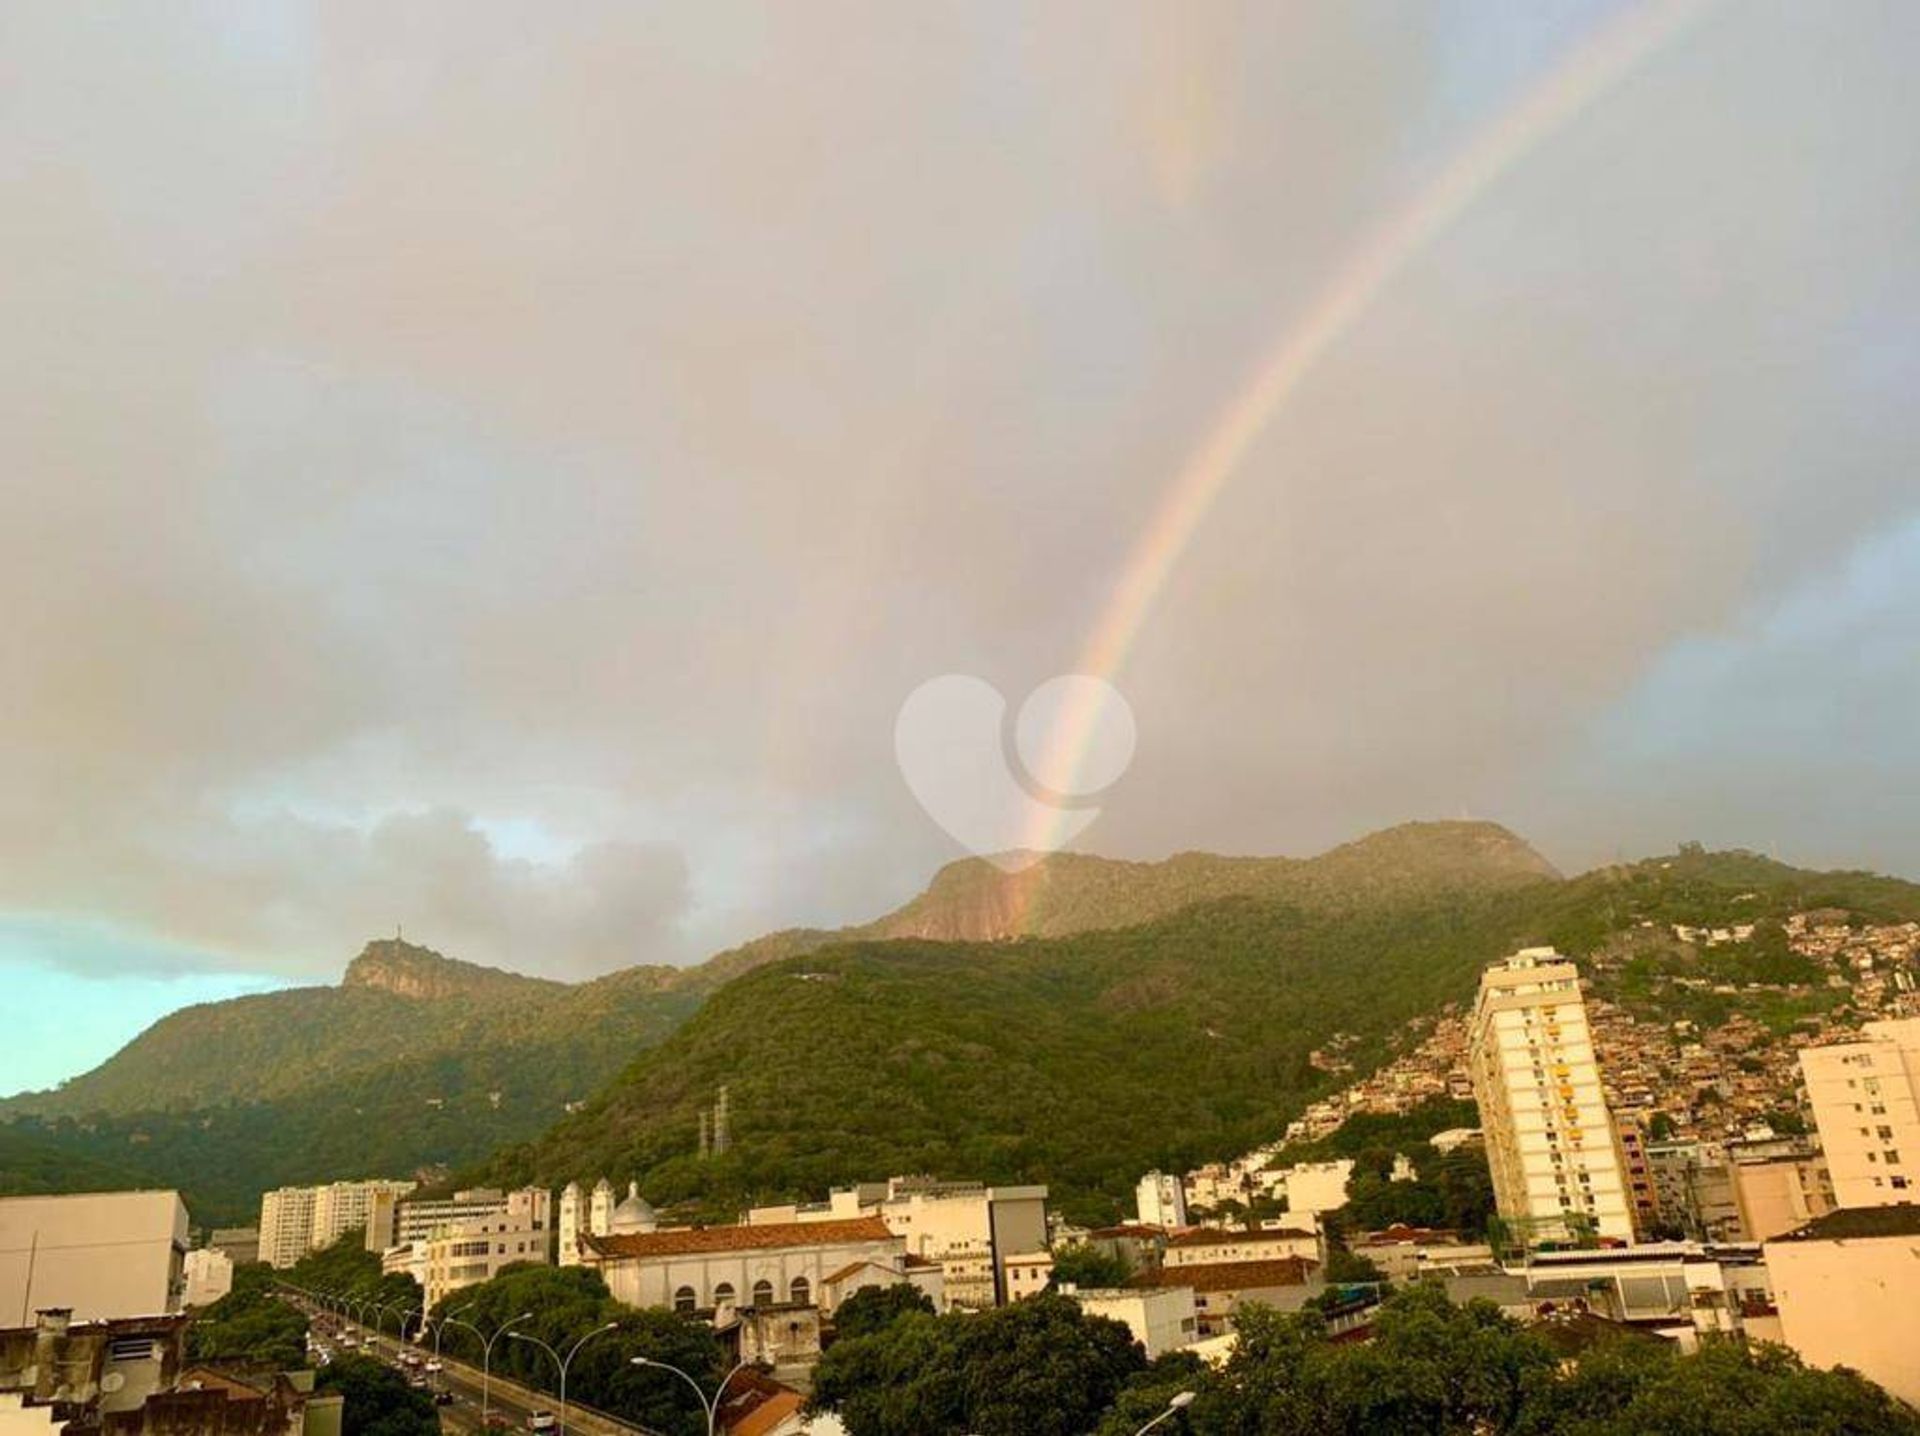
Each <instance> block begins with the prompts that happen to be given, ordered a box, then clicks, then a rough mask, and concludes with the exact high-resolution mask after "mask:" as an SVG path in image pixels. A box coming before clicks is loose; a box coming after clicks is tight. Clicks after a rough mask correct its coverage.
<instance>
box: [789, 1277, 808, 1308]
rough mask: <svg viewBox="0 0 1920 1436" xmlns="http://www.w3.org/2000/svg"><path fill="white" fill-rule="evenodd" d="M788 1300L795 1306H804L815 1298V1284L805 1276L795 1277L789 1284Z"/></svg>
mask: <svg viewBox="0 0 1920 1436" xmlns="http://www.w3.org/2000/svg"><path fill="white" fill-rule="evenodd" d="M787 1300H788V1301H790V1302H792V1303H793V1304H794V1305H795V1306H804V1305H806V1304H807V1303H808V1302H810V1301H812V1300H813V1286H812V1284H811V1283H810V1282H809V1281H808V1280H807V1279H806V1278H805V1277H803V1276H797V1277H795V1278H794V1279H793V1280H792V1281H791V1282H789V1283H788V1285H787Z"/></svg>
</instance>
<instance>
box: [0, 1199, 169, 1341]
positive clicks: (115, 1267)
mask: <svg viewBox="0 0 1920 1436" xmlns="http://www.w3.org/2000/svg"><path fill="white" fill-rule="evenodd" d="M186 1254H187V1209H186V1206H185V1205H184V1204H183V1203H182V1202H181V1200H180V1194H179V1193H178V1192H96V1193H87V1194H84V1195H78V1196H66V1197H9V1198H6V1199H3V1200H0V1325H6V1326H30V1325H32V1324H33V1314H34V1312H35V1311H38V1310H42V1309H45V1308H49V1307H68V1308H71V1309H72V1311H73V1316H74V1320H76V1321H103V1320H111V1319H113V1318H116V1317H127V1316H158V1315H161V1314H163V1313H165V1312H169V1311H178V1310H179V1309H180V1298H181V1295H182V1292H183V1290H184V1286H185V1282H184V1278H183V1276H182V1271H181V1268H182V1263H183V1262H184V1261H185V1259H186Z"/></svg>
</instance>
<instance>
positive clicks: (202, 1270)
mask: <svg viewBox="0 0 1920 1436" xmlns="http://www.w3.org/2000/svg"><path fill="white" fill-rule="evenodd" d="M181 1270H182V1274H183V1276H184V1277H185V1280H186V1295H185V1296H184V1297H182V1298H181V1300H182V1301H183V1303H184V1304H185V1305H187V1306H212V1305H213V1304H214V1303H215V1302H216V1301H218V1300H220V1298H221V1297H223V1296H225V1295H226V1294H227V1293H228V1292H230V1291H232V1290H233V1258H232V1257H230V1256H228V1255H227V1254H226V1253H225V1252H223V1251H220V1250H218V1249H217V1248H215V1247H201V1248H199V1249H198V1250H197V1251H190V1252H188V1253H187V1257H186V1260H185V1262H183V1263H182V1266H181Z"/></svg>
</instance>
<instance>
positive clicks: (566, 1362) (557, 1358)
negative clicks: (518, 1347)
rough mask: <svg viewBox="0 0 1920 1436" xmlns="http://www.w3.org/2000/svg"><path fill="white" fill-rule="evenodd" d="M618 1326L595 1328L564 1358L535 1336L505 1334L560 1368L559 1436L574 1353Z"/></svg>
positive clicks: (562, 1434)
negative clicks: (543, 1355) (530, 1346)
mask: <svg viewBox="0 0 1920 1436" xmlns="http://www.w3.org/2000/svg"><path fill="white" fill-rule="evenodd" d="M619 1326H620V1323H619V1322H617V1321H610V1322H608V1323H607V1324H606V1325H605V1326H596V1327H595V1328H594V1329H593V1330H592V1331H589V1332H588V1333H587V1334H586V1335H585V1336H583V1337H581V1338H580V1339H579V1340H578V1341H576V1342H574V1344H573V1345H572V1346H570V1347H568V1348H567V1354H566V1356H565V1357H564V1358H562V1357H561V1355H560V1353H559V1352H557V1351H555V1350H554V1349H553V1348H552V1347H551V1346H548V1345H547V1344H546V1342H544V1341H542V1340H541V1339H540V1338H539V1337H537V1336H528V1335H526V1334H525V1333H524V1332H519V1331H509V1332H508V1333H507V1335H508V1336H510V1337H512V1338H513V1339H514V1340H515V1341H529V1342H532V1343H533V1344H534V1345H535V1346H537V1347H539V1348H540V1349H541V1350H542V1351H544V1352H546V1353H547V1355H549V1356H551V1357H552V1358H553V1359H554V1362H555V1363H556V1364H557V1365H558V1366H559V1367H560V1436H567V1368H568V1367H569V1366H571V1365H573V1358H574V1353H576V1352H577V1351H579V1350H580V1348H581V1347H583V1346H585V1345H586V1344H587V1343H588V1342H589V1341H592V1340H593V1339H594V1337H596V1336H604V1335H606V1333H608V1332H609V1331H615V1330H618V1329H619Z"/></svg>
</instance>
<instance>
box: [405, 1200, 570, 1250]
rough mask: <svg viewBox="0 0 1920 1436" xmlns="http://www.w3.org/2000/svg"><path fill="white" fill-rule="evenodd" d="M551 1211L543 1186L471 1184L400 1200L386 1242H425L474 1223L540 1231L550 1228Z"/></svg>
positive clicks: (551, 1201)
mask: <svg viewBox="0 0 1920 1436" xmlns="http://www.w3.org/2000/svg"><path fill="white" fill-rule="evenodd" d="M388 1200H392V1199H391V1198H389V1199H388ZM552 1210H553V1194H552V1193H551V1192H549V1191H547V1190H546V1189H545V1188H544V1187H521V1188H519V1189H518V1190H515V1191H511V1192H506V1191H501V1190H500V1189H499V1188H498V1187H475V1188H472V1189H471V1190H469V1191H464V1192H455V1193H454V1194H453V1195H452V1196H451V1197H435V1198H431V1199H427V1200H421V1199H414V1200H410V1201H400V1202H399V1203H398V1206H397V1209H396V1210H395V1212H394V1218H393V1241H392V1242H390V1243H389V1244H388V1245H390V1246H401V1245H403V1244H406V1243H410V1242H420V1241H425V1240H427V1239H428V1238H429V1237H432V1236H435V1235H436V1234H438V1233H440V1232H443V1231H446V1230H449V1229H451V1228H453V1227H456V1226H462V1225H471V1224H473V1223H477V1222H493V1223H496V1224H500V1223H511V1224H512V1225H513V1227H515V1228H517V1229H525V1230H528V1231H535V1232H543V1233H544V1232H547V1231H550V1230H552Z"/></svg>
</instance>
